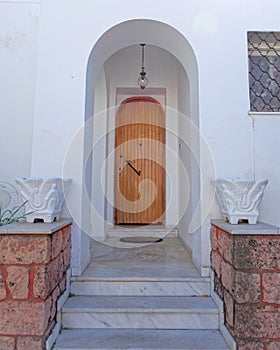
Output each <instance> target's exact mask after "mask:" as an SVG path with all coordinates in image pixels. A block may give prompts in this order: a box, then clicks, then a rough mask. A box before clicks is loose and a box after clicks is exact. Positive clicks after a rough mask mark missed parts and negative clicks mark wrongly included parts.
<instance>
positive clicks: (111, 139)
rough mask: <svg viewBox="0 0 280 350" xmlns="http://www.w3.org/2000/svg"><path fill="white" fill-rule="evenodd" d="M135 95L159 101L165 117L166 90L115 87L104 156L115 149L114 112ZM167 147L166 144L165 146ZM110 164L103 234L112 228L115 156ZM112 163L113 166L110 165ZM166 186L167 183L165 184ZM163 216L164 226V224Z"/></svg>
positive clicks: (158, 88)
mask: <svg viewBox="0 0 280 350" xmlns="http://www.w3.org/2000/svg"><path fill="white" fill-rule="evenodd" d="M135 95H138V96H148V97H151V98H154V99H155V100H157V101H159V103H160V104H161V106H162V108H163V110H164V112H165V116H166V88H163V87H147V88H145V90H141V89H139V88H137V87H125V88H124V87H117V88H115V89H114V90H113V91H111V100H113V101H114V107H112V108H110V109H109V113H108V116H107V141H106V143H107V152H106V154H107V155H106V156H107V157H109V156H110V155H112V154H114V149H115V127H116V124H115V122H116V120H115V117H116V112H117V109H118V107H119V106H120V104H121V102H122V101H124V100H126V99H127V98H129V97H133V96H135ZM166 145H167V144H166ZM111 160H112V162H106V169H105V172H106V176H105V178H106V180H105V187H106V196H107V198H108V199H107V200H106V203H105V217H106V225H105V232H106V231H107V230H108V229H110V228H112V227H113V226H114V200H115V199H114V164H115V156H114V155H113V157H111ZM111 163H113V164H111ZM166 180H167V179H166ZM166 184H167V182H166ZM165 198H166V201H165V210H166V206H167V198H168V188H167V186H166V188H165ZM166 218H167V216H166V215H165V224H166Z"/></svg>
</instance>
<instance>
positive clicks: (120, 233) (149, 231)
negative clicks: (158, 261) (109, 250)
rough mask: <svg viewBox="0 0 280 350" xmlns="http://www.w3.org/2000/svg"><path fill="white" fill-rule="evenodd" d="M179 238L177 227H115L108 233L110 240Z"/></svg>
mask: <svg viewBox="0 0 280 350" xmlns="http://www.w3.org/2000/svg"><path fill="white" fill-rule="evenodd" d="M124 236H127V237H130V236H132V237H134V236H142V237H149V236H153V237H160V238H164V237H165V238H166V237H178V228H177V227H163V226H161V225H144V226H133V225H127V226H121V225H120V226H115V227H112V228H109V229H108V231H107V237H108V238H121V237H124Z"/></svg>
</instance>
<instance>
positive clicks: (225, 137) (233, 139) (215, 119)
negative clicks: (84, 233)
mask: <svg viewBox="0 0 280 350" xmlns="http://www.w3.org/2000/svg"><path fill="white" fill-rule="evenodd" d="M0 5H1V6H2V8H3V6H4V9H5V11H8V12H9V13H8V16H6V15H5V14H4V12H2V13H3V14H4V18H3V20H2V18H1V22H0V23H1V27H2V26H3V27H4V33H6V34H4V37H3V40H4V41H3V42H5V38H7V36H12V37H13V38H17V37H18V35H19V33H22V32H25V33H28V35H27V38H28V40H27V42H28V45H27V44H26V43H27V42H25V40H23V42H22V40H19V41H17V44H15V42H16V40H14V41H13V42H14V44H13V45H15V46H14V47H15V48H16V50H19V51H12V50H9V49H7V48H6V46H5V45H3V44H2V46H1V50H2V52H3V53H4V54H3V55H1V57H0V59H1V60H3V64H4V66H5V67H6V69H5V72H4V73H3V74H4V81H5V87H4V93H5V99H4V103H1V107H0V108H1V121H2V120H3V121H2V123H4V124H2V125H3V126H4V127H5V129H7V128H9V127H10V125H13V126H14V125H19V118H18V115H19V114H20V113H21V114H22V113H23V112H24V113H23V114H24V120H25V123H24V124H22V125H21V124H20V128H19V129H20V130H19V131H17V130H16V129H14V128H13V132H12V133H11V134H12V135H13V137H15V140H17V141H16V142H15V143H14V144H13V145H12V147H11V148H10V149H9V151H8V153H7V154H8V155H9V156H7V158H5V160H6V162H7V161H9V162H8V164H9V166H8V169H9V170H3V178H4V179H9V178H11V177H15V176H28V175H29V174H30V171H29V164H30V154H31V152H30V150H31V144H30V136H31V128H30V125H31V124H32V111H33V97H34V86H35V75H34V72H35V70H34V67H35V63H36V59H35V54H34V50H35V48H36V44H35V43H36V40H35V39H36V36H37V34H38V31H37V29H34V28H36V26H37V24H36V20H35V19H36V17H37V14H38V7H39V6H37V5H36V4H8V5H6V4H5V5H4V4H1V3H0ZM10 6H11V8H9V7H10ZM23 8H24V9H25V10H24V11H23V12H22V9H23ZM13 11H14V12H13ZM2 13H1V14H0V15H1V17H2ZM29 13H31V14H32V15H31V16H30V15H29ZM140 15H141V18H146V19H152V20H157V21H161V22H163V23H166V24H168V25H170V26H172V27H174V28H175V29H177V30H178V31H179V32H181V33H182V34H183V35H184V36H185V38H186V39H187V40H188V42H189V43H190V44H191V46H192V48H193V50H194V53H195V55H196V59H197V63H198V71H199V122H200V128H201V133H202V134H203V136H204V137H205V139H206V140H207V142H208V145H209V149H210V150H211V152H212V155H213V159H214V161H215V166H216V173H217V176H218V177H233V178H235V177H254V176H255V177H266V178H268V179H269V180H270V181H271V184H270V185H269V186H268V188H267V190H266V192H265V196H264V201H263V205H262V215H261V218H262V220H263V221H265V222H269V223H274V224H276V225H280V219H279V218H280V216H279V214H278V213H279V212H280V203H279V201H278V198H279V197H280V186H279V181H278V174H279V171H280V165H279V162H277V161H275V159H277V155H278V150H279V145H278V143H279V141H278V139H279V138H277V136H278V135H277V132H278V130H279V127H278V124H279V123H278V121H279V120H280V119H278V118H279V117H274V118H271V117H269V118H264V117H263V118H259V117H256V118H255V123H253V122H252V119H251V118H250V117H249V116H248V114H247V112H248V109H249V101H248V77H247V65H248V63H247V43H246V32H247V31H248V30H278V31H279V4H278V2H277V1H275V0H267V1H266V3H265V5H264V3H263V2H262V1H261V0H258V1H256V0H246V2H244V1H241V0H236V1H231V2H230V1H224V0H211V1H207V2H205V1H204V0H190V1H188V2H186V1H185V0H174V1H164V2H162V1H160V0H154V1H152V2H151V1H147V0H143V1H141V2H139V3H138V2H135V3H133V6H132V4H131V1H128V0H122V1H118V2H116V1H114V0H104V1H102V3H100V2H98V1H92V0H83V2H82V3H81V2H80V1H78V0H72V1H69V0H60V1H59V2H57V1H54V0H42V2H41V17H40V34H39V53H38V69H37V79H36V103H35V121H34V134H33V135H34V136H33V144H32V151H33V153H32V167H31V175H34V176H54V175H61V174H62V170H63V164H64V159H65V154H66V151H67V149H68V147H69V144H70V143H71V140H72V138H73V136H74V135H75V133H76V132H77V130H78V129H79V128H80V127H81V125H82V124H83V121H84V115H85V86H86V68H87V60H88V56H89V53H90V52H91V50H92V48H93V46H94V45H95V43H96V41H97V40H98V39H99V38H100V37H101V35H102V34H103V33H104V32H106V31H107V30H108V29H109V28H111V27H112V26H114V25H116V24H118V23H121V22H124V21H126V20H131V19H136V18H139V16H140ZM9 18H17V21H14V20H12V21H10V19H9ZM27 18H28V20H27ZM143 30H144V29H143ZM129 35H130V33H127V36H126V35H123V37H121V38H117V39H116V40H117V42H118V43H119V44H120V47H122V45H124V43H125V42H126V40H127V37H128V36H129ZM139 37H141V32H139ZM19 38H20V36H19ZM165 39H166V38H162V40H163V41H164V40H165ZM26 45H27V46H26ZM174 45H175V44H174ZM109 51H110V48H108V52H109ZM21 59H22V60H21ZM18 60H20V61H18ZM1 66H2V62H1ZM99 68H100V67H98V70H99ZM93 74H94V73H93ZM22 75H23V76H22ZM18 77H22V79H18ZM11 86H12V90H9V91H8V89H9V88H10V87H11ZM26 87H27V88H26ZM24 94H26V95H25V97H24V99H22V100H18V99H17V102H16V103H14V100H15V99H14V96H24ZM7 115H8V116H9V118H6V116H7ZM15 116H17V117H15ZM26 121H28V123H26ZM26 125H28V127H27V126H26ZM7 134H8V133H5V135H4V137H3V138H2V140H1V143H2V142H3V144H4V146H1V148H2V149H3V147H4V149H6V142H7V141H9V139H10V137H8V136H7ZM4 140H5V142H4ZM19 152H22V153H21V154H19ZM2 153H3V152H2ZM201 156H202V159H203V154H202V155H201ZM4 157H6V156H5V155H4ZM13 158H15V159H17V160H18V161H17V162H16V163H17V164H14V163H13V162H10V159H13ZM270 159H271V161H270ZM69 164H71V163H69ZM72 164H73V166H72V167H71V166H69V167H68V168H67V171H66V172H65V175H67V176H69V177H72V178H73V179H74V180H75V182H74V185H73V186H72V189H71V193H69V198H70V200H72V202H73V203H75V205H73V208H72V211H73V214H74V215H75V216H76V217H77V221H79V220H80V217H81V208H82V198H81V184H82V167H83V140H82V139H80V141H78V142H77V144H76V147H75V155H74V156H73V158H72ZM205 175H206V178H205V179H206V180H207V181H208V180H210V179H208V178H207V176H208V174H205ZM207 181H206V183H207ZM208 182H209V181H208ZM210 198H211V187H210V184H209V185H208V187H207V189H206V192H205V194H204V200H205V202H207V201H209V200H210ZM210 216H212V217H214V216H215V217H217V216H219V210H218V207H217V204H215V205H214V206H213V207H212V209H211V212H210ZM75 235H76V236H75ZM75 237H77V239H76V241H75V242H78V241H79V239H78V237H79V233H78V231H77V233H75V234H74V238H75ZM202 237H203V239H202V241H201V243H199V244H200V248H199V249H201V251H204V252H205V254H204V255H205V257H207V256H209V239H208V237H209V224H208V223H207V222H206V224H205V225H204V227H203V229H202ZM85 242H86V241H85ZM74 244H76V243H74ZM85 244H86V243H85ZM76 251H77V254H78V256H77V257H76V264H79V263H80V262H81V261H82V260H83V261H85V260H84V259H83V257H82V255H83V254H84V253H83V252H80V251H79V249H78V243H77V249H76ZM79 254H80V255H79ZM208 263H209V258H206V259H205V260H204V261H203V262H202V263H201V264H202V266H204V267H207V265H208Z"/></svg>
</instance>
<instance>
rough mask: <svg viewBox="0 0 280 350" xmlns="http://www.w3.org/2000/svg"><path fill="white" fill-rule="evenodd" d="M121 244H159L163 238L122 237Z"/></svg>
mask: <svg viewBox="0 0 280 350" xmlns="http://www.w3.org/2000/svg"><path fill="white" fill-rule="evenodd" d="M120 241H121V242H126V243H158V242H162V241H163V239H162V238H158V237H139V236H136V237H122V238H120Z"/></svg>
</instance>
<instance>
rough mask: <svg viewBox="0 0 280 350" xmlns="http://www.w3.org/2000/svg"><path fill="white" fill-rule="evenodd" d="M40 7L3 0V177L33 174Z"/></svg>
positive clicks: (0, 104)
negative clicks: (33, 135)
mask: <svg viewBox="0 0 280 350" xmlns="http://www.w3.org/2000/svg"><path fill="white" fill-rule="evenodd" d="M39 13H40V6H39V4H38V3H37V2H31V1H30V2H28V3H26V2H21V1H17V2H13V1H0V101H1V102H0V121H1V124H0V128H1V137H0V150H1V170H0V180H1V181H7V182H10V183H13V182H14V179H15V178H17V177H28V176H30V173H31V157H32V134H33V117H34V102H35V74H36V62H37V44H38V35H39Z"/></svg>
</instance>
